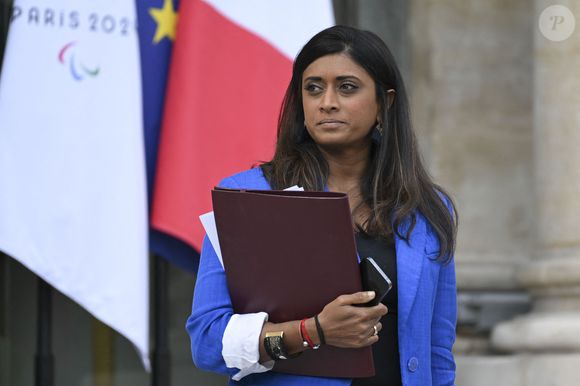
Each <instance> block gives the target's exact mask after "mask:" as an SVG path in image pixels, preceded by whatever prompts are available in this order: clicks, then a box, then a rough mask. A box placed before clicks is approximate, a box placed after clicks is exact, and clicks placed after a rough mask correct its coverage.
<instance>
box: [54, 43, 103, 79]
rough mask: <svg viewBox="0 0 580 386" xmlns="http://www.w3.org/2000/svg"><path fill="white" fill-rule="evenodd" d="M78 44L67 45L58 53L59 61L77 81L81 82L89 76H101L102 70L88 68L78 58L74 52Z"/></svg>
mask: <svg viewBox="0 0 580 386" xmlns="http://www.w3.org/2000/svg"><path fill="white" fill-rule="evenodd" d="M76 44H77V42H70V43H67V44H65V45H64V47H62V48H61V49H60V51H59V53H58V61H59V62H60V63H61V64H63V65H65V66H67V67H68V69H69V71H70V74H71V76H72V77H73V79H74V80H76V81H81V80H83V79H85V78H86V77H87V76H89V77H92V78H94V77H96V76H97V75H99V72H100V70H101V69H100V68H99V67H91V68H88V67H86V66H85V64H84V63H83V62H82V61H80V60H78V59H77V58H76V55H75V51H74V46H75V45H76Z"/></svg>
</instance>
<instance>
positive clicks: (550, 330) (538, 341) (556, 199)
mask: <svg viewBox="0 0 580 386" xmlns="http://www.w3.org/2000/svg"><path fill="white" fill-rule="evenodd" d="M550 3H551V2H549V1H544V0H536V1H535V11H536V12H535V18H536V26H537V25H538V20H539V18H540V15H541V14H542V11H543V10H544V9H545V8H546V7H548V6H549V5H551V4H550ZM562 3H563V4H566V5H567V7H568V8H569V9H570V10H571V12H572V13H573V14H575V15H576V20H577V22H576V23H577V24H576V25H577V28H576V31H575V32H574V33H573V34H572V35H571V36H570V37H569V38H567V39H566V40H563V41H559V42H558V41H554V40H550V39H549V38H552V39H553V38H558V36H557V35H556V36H550V35H549V34H548V38H547V37H546V36H544V35H543V34H542V33H541V32H540V29H539V28H538V27H536V28H535V31H534V34H535V35H534V187H535V205H534V211H533V217H532V219H533V224H534V227H535V238H534V240H535V242H534V245H533V246H534V248H533V251H534V252H533V257H534V258H533V261H532V262H531V263H529V264H527V265H525V266H523V267H521V268H520V270H519V272H518V273H517V275H516V277H517V279H518V281H519V282H520V283H521V284H522V285H524V286H525V287H526V288H527V289H528V290H529V292H530V293H531V295H532V297H533V309H532V312H530V313H529V314H526V315H524V316H520V317H517V318H515V319H513V320H511V321H509V322H504V323H501V324H499V325H498V326H497V327H496V328H495V329H494V331H493V334H492V344H493V346H494V347H495V348H497V349H500V350H505V351H508V352H515V353H520V354H523V353H525V355H523V356H524V357H525V358H526V359H525V361H524V362H527V366H525V368H526V369H527V370H526V373H527V374H528V376H527V377H526V379H527V381H526V383H525V385H526V386H528V385H545V384H554V385H572V384H577V383H575V382H577V376H578V374H579V373H580V30H579V29H578V22H579V21H580V0H573V1H566V2H562ZM552 16H560V15H552ZM565 16H566V19H565V20H563V19H551V20H553V21H554V24H553V27H554V28H564V27H566V26H565V25H564V23H570V22H571V20H570V18H569V17H568V16H567V15H565ZM568 27H569V26H568ZM531 364H533V366H532V365H531ZM541 373H545V374H549V378H546V376H547V375H544V376H543V378H542V377H539V378H535V377H534V376H531V375H532V374H535V375H538V374H541ZM547 379H549V383H545V382H546V380H547ZM542 382H544V383H542Z"/></svg>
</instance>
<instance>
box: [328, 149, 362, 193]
mask: <svg viewBox="0 0 580 386" xmlns="http://www.w3.org/2000/svg"><path fill="white" fill-rule="evenodd" d="M320 150H321V152H322V155H323V156H324V158H325V159H326V162H327V163H328V169H329V170H328V171H329V174H328V181H327V185H328V189H329V190H331V191H335V192H342V193H347V194H348V195H349V196H350V195H351V193H354V194H356V195H358V194H359V193H360V181H361V178H362V176H363V175H364V173H365V171H366V169H367V167H368V164H369V157H370V147H365V148H363V149H356V150H340V151H332V150H331V151H329V150H325V149H320Z"/></svg>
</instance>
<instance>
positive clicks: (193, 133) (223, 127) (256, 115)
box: [151, 0, 292, 250]
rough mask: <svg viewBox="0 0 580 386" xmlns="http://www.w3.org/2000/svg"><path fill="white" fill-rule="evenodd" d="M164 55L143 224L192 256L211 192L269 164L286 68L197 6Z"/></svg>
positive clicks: (191, 6)
mask: <svg viewBox="0 0 580 386" xmlns="http://www.w3.org/2000/svg"><path fill="white" fill-rule="evenodd" d="M172 55H173V56H172V61H171V67H170V74H169V81H168V89H167V98H166V102H165V110H164V117H163V126H162V132H161V140H160V145H159V146H160V148H159V158H158V164H157V174H156V184H155V191H154V202H153V211H152V219H151V222H152V225H153V226H154V227H155V228H156V229H159V230H161V231H163V232H166V233H168V234H170V235H172V236H174V237H177V238H179V239H181V240H183V241H185V242H187V243H189V244H191V245H193V246H194V247H195V248H196V249H198V250H200V249H201V241H202V238H203V235H204V231H203V228H202V226H201V224H200V222H199V220H198V216H199V215H201V214H203V213H206V212H208V211H210V210H211V194H210V191H211V188H212V187H213V186H215V185H216V184H217V183H218V182H219V181H220V179H221V178H223V177H225V176H227V175H230V174H232V173H234V172H237V171H241V170H244V169H248V168H250V167H251V166H252V165H253V164H255V163H256V162H258V161H264V160H269V159H270V158H271V157H272V154H273V151H274V146H275V139H276V123H277V118H278V112H279V109H280V105H281V102H282V98H283V94H284V91H285V88H286V86H287V84H288V82H289V80H290V76H291V69H292V62H291V61H290V60H289V59H288V58H287V57H285V56H284V55H282V54H281V53H280V52H279V51H277V50H276V49H275V48H273V47H272V46H271V45H269V44H268V43H267V42H265V41H264V40H263V39H261V38H260V37H258V36H256V35H255V34H252V33H251V32H249V31H247V30H245V29H243V28H241V27H239V26H237V25H236V24H234V23H232V22H231V21H230V20H229V19H227V18H225V17H224V16H222V15H221V14H220V13H219V12H217V11H216V10H215V9H214V8H212V7H211V6H209V5H208V4H206V3H205V2H203V1H199V0H196V1H183V2H182V3H181V6H180V15H179V24H178V29H177V39H176V41H175V45H174V48H173V54H172Z"/></svg>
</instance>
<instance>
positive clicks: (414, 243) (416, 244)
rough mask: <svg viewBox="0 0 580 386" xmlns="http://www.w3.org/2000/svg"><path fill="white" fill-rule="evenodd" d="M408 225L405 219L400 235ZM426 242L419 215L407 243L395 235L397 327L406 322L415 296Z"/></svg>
mask: <svg viewBox="0 0 580 386" xmlns="http://www.w3.org/2000/svg"><path fill="white" fill-rule="evenodd" d="M410 223H411V221H410V219H407V220H405V221H404V222H403V223H402V224H401V225H400V226H399V231H400V233H401V234H402V235H405V234H406V232H407V229H408V227H409V225H410ZM426 240H427V239H426V227H425V219H424V218H423V216H421V215H420V214H418V215H417V223H416V224H415V228H414V229H413V232H412V233H411V237H410V239H409V243H407V242H406V241H405V240H404V239H401V238H400V237H398V236H397V235H396V234H395V251H396V255H397V285H398V291H397V295H398V304H397V308H398V313H399V315H398V321H399V327H400V326H402V325H403V324H404V323H405V322H406V321H407V318H408V317H409V313H410V311H411V307H412V306H413V302H414V301H415V297H416V295H417V288H418V286H419V280H420V279H421V270H422V268H423V257H424V252H425V242H426Z"/></svg>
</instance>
